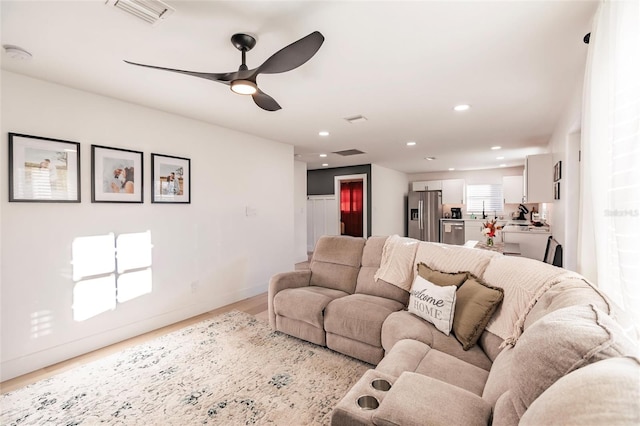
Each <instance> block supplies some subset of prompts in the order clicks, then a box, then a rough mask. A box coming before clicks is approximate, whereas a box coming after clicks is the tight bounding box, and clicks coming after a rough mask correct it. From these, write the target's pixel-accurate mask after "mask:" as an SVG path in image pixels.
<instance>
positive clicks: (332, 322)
mask: <svg viewBox="0 0 640 426" xmlns="http://www.w3.org/2000/svg"><path fill="white" fill-rule="evenodd" d="M402 308H403V306H402V304H401V303H400V302H397V301H395V300H390V299H385V298H382V297H378V296H371V295H368V294H352V295H349V296H345V297H341V298H339V299H335V300H333V301H332V302H331V303H329V305H328V306H327V308H326V311H325V319H324V329H325V330H326V332H327V333H332V334H337V335H339V336H343V337H348V338H350V339H353V340H357V341H359V342H363V343H367V344H369V345H371V346H377V347H382V344H381V340H380V333H381V330H382V323H383V322H384V320H385V319H386V318H387V317H388V316H389V314H391V313H393V312H395V311H399V310H401V309H402Z"/></svg>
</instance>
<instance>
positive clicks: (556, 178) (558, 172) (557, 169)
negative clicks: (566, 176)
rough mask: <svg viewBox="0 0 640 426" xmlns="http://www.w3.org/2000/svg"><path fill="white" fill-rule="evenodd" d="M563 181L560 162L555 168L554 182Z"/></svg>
mask: <svg viewBox="0 0 640 426" xmlns="http://www.w3.org/2000/svg"><path fill="white" fill-rule="evenodd" d="M560 179H562V161H558V162H557V163H556V165H555V166H553V181H554V182H557V181H559V180H560Z"/></svg>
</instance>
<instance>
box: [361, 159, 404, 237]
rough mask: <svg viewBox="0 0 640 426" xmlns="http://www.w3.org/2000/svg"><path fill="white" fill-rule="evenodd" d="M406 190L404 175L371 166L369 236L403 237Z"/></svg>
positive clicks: (374, 165)
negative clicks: (395, 235) (396, 235)
mask: <svg viewBox="0 0 640 426" xmlns="http://www.w3.org/2000/svg"><path fill="white" fill-rule="evenodd" d="M408 190H409V179H408V177H407V175H406V174H405V173H402V172H398V171H395V170H391V169H387V168H385V167H381V166H378V165H376V164H372V165H371V201H370V202H371V222H372V223H371V235H394V234H398V235H405V222H406V220H407V219H406V217H405V216H406V208H407V200H406V197H407V194H408Z"/></svg>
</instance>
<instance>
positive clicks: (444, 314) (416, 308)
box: [409, 276, 457, 336]
mask: <svg viewBox="0 0 640 426" xmlns="http://www.w3.org/2000/svg"><path fill="white" fill-rule="evenodd" d="M456 289H457V287H456V286H455V285H451V286H445V287H443V286H439V285H435V284H433V283H431V282H429V281H427V280H425V279H424V278H422V277H421V276H417V277H416V278H415V279H414V280H413V285H412V286H411V292H410V296H409V312H411V313H412V314H414V315H417V316H419V317H420V318H423V319H425V320H427V321H429V322H430V323H431V324H433V325H434V326H435V327H436V328H437V329H438V330H440V331H441V332H443V333H444V334H446V335H447V336H448V335H449V333H450V332H451V326H452V324H453V315H454V310H455V306H456Z"/></svg>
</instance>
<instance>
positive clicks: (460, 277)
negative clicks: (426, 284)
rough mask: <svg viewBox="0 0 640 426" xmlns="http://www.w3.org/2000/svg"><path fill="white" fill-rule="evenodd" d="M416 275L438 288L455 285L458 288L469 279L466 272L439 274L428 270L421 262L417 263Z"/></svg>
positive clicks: (433, 270)
mask: <svg viewBox="0 0 640 426" xmlns="http://www.w3.org/2000/svg"><path fill="white" fill-rule="evenodd" d="M418 275H420V276H421V277H422V278H424V279H425V280H427V281H430V282H432V283H434V284H436V285H439V286H448V285H455V286H456V287H460V286H461V285H462V284H463V283H464V282H465V281H466V280H467V278H469V274H468V273H467V272H458V273H456V274H451V273H447V272H440V271H436V270H435V269H431V268H429V267H428V266H427V265H425V264H424V263H422V262H420V263H418Z"/></svg>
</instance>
